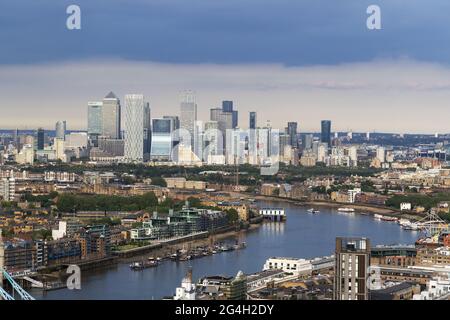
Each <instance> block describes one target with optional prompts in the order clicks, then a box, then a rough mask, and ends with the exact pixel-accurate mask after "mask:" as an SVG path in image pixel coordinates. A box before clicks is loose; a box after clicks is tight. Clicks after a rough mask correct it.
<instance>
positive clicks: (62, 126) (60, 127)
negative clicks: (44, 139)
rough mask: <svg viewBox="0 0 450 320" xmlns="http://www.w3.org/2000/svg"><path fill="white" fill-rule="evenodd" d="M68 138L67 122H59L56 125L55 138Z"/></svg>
mask: <svg viewBox="0 0 450 320" xmlns="http://www.w3.org/2000/svg"><path fill="white" fill-rule="evenodd" d="M65 136H66V121H58V122H56V125H55V138H58V139H63V140H64V137H65Z"/></svg>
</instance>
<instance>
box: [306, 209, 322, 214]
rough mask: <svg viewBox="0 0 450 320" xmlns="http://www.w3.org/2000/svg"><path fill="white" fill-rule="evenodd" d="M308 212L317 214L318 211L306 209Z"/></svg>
mask: <svg viewBox="0 0 450 320" xmlns="http://www.w3.org/2000/svg"><path fill="white" fill-rule="evenodd" d="M308 212H310V213H319V212H320V211H319V210H316V209H314V208H311V209H308Z"/></svg>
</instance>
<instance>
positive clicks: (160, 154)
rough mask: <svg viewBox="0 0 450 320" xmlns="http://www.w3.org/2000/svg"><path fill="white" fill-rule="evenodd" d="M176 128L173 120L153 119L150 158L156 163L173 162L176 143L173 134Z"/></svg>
mask: <svg viewBox="0 0 450 320" xmlns="http://www.w3.org/2000/svg"><path fill="white" fill-rule="evenodd" d="M174 128H175V121H174V119H173V118H169V117H168V118H154V119H152V145H151V153H150V157H151V159H152V160H155V161H170V160H172V156H173V153H172V150H173V149H174V143H173V139H172V132H173V131H174Z"/></svg>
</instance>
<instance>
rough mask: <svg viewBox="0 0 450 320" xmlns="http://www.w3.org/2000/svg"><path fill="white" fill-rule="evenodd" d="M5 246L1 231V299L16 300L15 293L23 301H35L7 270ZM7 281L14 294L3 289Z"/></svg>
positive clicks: (0, 231)
mask: <svg viewBox="0 0 450 320" xmlns="http://www.w3.org/2000/svg"><path fill="white" fill-rule="evenodd" d="M4 267H5V245H4V244H3V238H2V230H1V229H0V298H1V299H3V300H15V293H17V294H18V295H19V297H20V298H21V299H22V300H35V299H34V298H33V297H32V296H31V295H30V294H29V293H28V292H26V291H25V290H24V289H23V288H22V287H21V286H20V285H19V284H18V283H17V282H16V281H15V280H14V278H13V277H12V276H11V275H10V274H9V273H8V272H7V271H6V270H5V268H4ZM5 280H6V281H7V282H8V283H9V284H10V285H11V287H12V293H8V292H7V291H6V290H5V289H4V288H3V283H4V281H5Z"/></svg>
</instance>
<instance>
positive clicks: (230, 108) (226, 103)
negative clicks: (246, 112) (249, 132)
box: [222, 101, 238, 129]
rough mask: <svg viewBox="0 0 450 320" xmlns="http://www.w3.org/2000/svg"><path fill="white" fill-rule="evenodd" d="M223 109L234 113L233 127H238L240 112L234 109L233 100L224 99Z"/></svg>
mask: <svg viewBox="0 0 450 320" xmlns="http://www.w3.org/2000/svg"><path fill="white" fill-rule="evenodd" d="M222 111H223V112H227V113H228V112H229V113H231V114H232V116H231V117H232V128H233V129H234V128H236V127H237V126H238V112H237V110H233V101H222Z"/></svg>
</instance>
